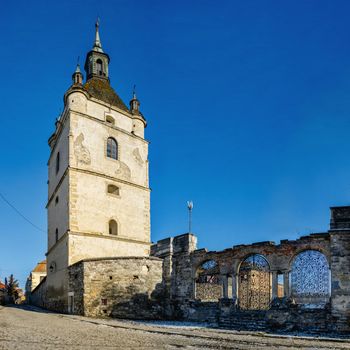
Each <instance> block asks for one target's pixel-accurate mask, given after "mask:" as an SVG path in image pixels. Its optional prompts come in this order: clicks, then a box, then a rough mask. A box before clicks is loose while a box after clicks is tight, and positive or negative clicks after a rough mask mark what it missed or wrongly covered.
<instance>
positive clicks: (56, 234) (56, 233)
mask: <svg viewBox="0 0 350 350" xmlns="http://www.w3.org/2000/svg"><path fill="white" fill-rule="evenodd" d="M55 236H56V242H57V241H58V228H56V232H55Z"/></svg>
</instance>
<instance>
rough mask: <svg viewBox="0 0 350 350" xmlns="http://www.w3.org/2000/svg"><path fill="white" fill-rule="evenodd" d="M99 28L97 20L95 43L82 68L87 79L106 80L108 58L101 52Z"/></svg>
mask: <svg viewBox="0 0 350 350" xmlns="http://www.w3.org/2000/svg"><path fill="white" fill-rule="evenodd" d="M99 27H100V24H99V20H97V21H96V24H95V29H96V33H95V42H94V45H93V47H92V50H91V51H90V52H89V53H88V54H87V56H86V61H85V66H84V68H85V71H86V76H87V79H91V78H92V77H98V78H101V79H107V80H108V64H109V56H108V55H107V54H106V53H104V52H103V50H102V45H101V40H100V33H99Z"/></svg>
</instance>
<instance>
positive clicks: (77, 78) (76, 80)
mask: <svg viewBox="0 0 350 350" xmlns="http://www.w3.org/2000/svg"><path fill="white" fill-rule="evenodd" d="M72 79H73V85H83V74H82V73H81V71H80V65H79V63H78V64H77V68H76V69H75V72H74V73H73V75H72Z"/></svg>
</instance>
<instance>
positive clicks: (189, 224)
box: [187, 201, 193, 233]
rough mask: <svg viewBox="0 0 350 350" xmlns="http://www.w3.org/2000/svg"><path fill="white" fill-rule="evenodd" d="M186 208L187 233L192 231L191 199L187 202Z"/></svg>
mask: <svg viewBox="0 0 350 350" xmlns="http://www.w3.org/2000/svg"><path fill="white" fill-rule="evenodd" d="M187 209H188V233H192V209H193V202H192V201H188V202H187Z"/></svg>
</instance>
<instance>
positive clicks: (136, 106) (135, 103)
mask: <svg viewBox="0 0 350 350" xmlns="http://www.w3.org/2000/svg"><path fill="white" fill-rule="evenodd" d="M130 112H131V114H134V115H135V114H136V115H139V114H140V101H139V100H138V99H137V97H136V91H135V85H134V90H133V92H132V99H131V100H130Z"/></svg>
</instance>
